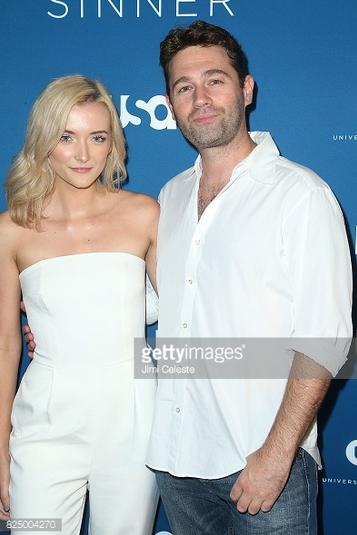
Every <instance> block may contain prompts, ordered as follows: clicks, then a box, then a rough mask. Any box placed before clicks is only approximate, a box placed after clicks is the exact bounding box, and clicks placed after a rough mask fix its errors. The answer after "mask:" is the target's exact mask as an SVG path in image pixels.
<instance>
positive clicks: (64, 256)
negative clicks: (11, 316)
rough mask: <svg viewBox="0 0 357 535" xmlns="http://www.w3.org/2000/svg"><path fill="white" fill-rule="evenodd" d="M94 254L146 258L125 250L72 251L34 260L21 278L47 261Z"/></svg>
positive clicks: (138, 259)
mask: <svg viewBox="0 0 357 535" xmlns="http://www.w3.org/2000/svg"><path fill="white" fill-rule="evenodd" d="M94 255H102V256H108V257H109V256H111V255H123V256H126V257H128V258H132V259H133V260H135V261H139V262H142V263H143V264H145V260H144V259H143V258H141V256H138V255H135V254H132V253H127V252H125V251H90V252H87V253H72V254H67V255H59V256H51V257H49V258H43V259H42V260H38V261H37V262H34V263H33V264H30V265H29V266H27V267H26V268H25V269H23V270H22V271H21V273H19V278H20V279H21V278H22V277H23V276H24V275H26V273H30V272H31V271H33V270H34V269H36V268H38V267H40V266H41V265H43V264H46V263H51V262H61V261H63V260H66V259H73V258H78V257H91V256H94Z"/></svg>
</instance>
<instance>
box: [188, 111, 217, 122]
mask: <svg viewBox="0 0 357 535" xmlns="http://www.w3.org/2000/svg"><path fill="white" fill-rule="evenodd" d="M217 117H218V114H217V113H207V114H204V115H196V116H195V117H193V118H192V122H194V123H196V124H206V123H211V122H213V121H214V120H215V119H217Z"/></svg>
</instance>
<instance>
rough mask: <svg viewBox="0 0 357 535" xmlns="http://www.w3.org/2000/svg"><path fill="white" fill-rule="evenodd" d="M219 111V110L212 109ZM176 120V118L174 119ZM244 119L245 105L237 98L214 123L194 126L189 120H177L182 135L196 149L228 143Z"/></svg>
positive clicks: (239, 128)
mask: <svg viewBox="0 0 357 535" xmlns="http://www.w3.org/2000/svg"><path fill="white" fill-rule="evenodd" d="M214 111H218V112H220V110H219V109H218V110H214ZM176 120H177V119H176ZM244 121H245V107H244V104H243V102H242V101H241V100H240V99H239V100H238V102H237V104H236V106H235V107H234V108H233V111H231V112H229V111H228V112H227V110H226V113H224V110H223V115H222V117H221V119H220V120H219V121H217V122H215V123H214V124H208V125H201V126H194V125H193V124H192V123H191V122H190V121H189V120H188V121H180V120H177V124H178V127H179V129H180V130H181V132H182V134H183V136H184V137H185V138H186V139H187V140H188V141H189V142H190V143H191V144H192V145H193V146H194V147H196V149H197V150H198V151H200V150H203V149H209V148H212V147H220V146H225V145H228V144H229V143H230V142H231V141H233V139H234V138H235V137H236V136H237V134H238V133H239V131H240V130H241V127H242V124H243V123H244Z"/></svg>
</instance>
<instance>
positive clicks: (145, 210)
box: [118, 190, 160, 219]
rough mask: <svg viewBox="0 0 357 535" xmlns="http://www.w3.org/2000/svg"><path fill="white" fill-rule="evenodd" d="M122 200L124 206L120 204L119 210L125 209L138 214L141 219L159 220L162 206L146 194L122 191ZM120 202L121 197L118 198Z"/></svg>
mask: <svg viewBox="0 0 357 535" xmlns="http://www.w3.org/2000/svg"><path fill="white" fill-rule="evenodd" d="M120 193H121V196H120V200H121V203H122V205H121V206H120V205H119V203H118V209H119V210H120V209H121V208H124V207H125V209H126V210H129V211H131V212H132V213H133V214H137V215H138V216H139V215H140V217H145V218H146V217H147V218H149V219H158V217H159V211H160V206H159V203H158V202H157V200H156V199H154V197H151V195H147V194H145V193H136V192H134V191H127V190H122V191H121V192H120ZM118 200H119V197H118Z"/></svg>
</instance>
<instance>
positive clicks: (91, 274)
mask: <svg viewBox="0 0 357 535" xmlns="http://www.w3.org/2000/svg"><path fill="white" fill-rule="evenodd" d="M20 280H21V286H22V290H23V297H24V301H25V305H26V311H27V315H28V320H29V324H30V326H31V330H32V332H33V333H34V336H35V339H36V343H37V346H36V353H35V356H34V360H33V362H32V363H31V364H30V365H29V367H28V368H27V370H26V373H25V375H24V377H23V379H22V382H21V385H20V388H19V391H18V393H17V395H16V398H15V401H14V407H13V414H12V422H13V432H12V435H11V438H10V452H11V458H12V460H11V479H12V481H11V485H10V494H11V514H12V516H13V517H14V518H62V522H63V525H62V532H63V533H65V534H66V535H77V534H79V531H80V525H81V516H82V511H83V503H84V498H85V493H86V489H87V486H88V487H89V497H90V513H91V518H90V524H91V534H92V535H102V534H105V535H111V534H112V535H128V533H130V534H131V535H148V533H151V530H152V526H153V521H154V515H155V510H156V505H157V489H156V485H155V478H154V476H153V474H152V473H151V472H150V470H149V469H148V468H147V467H146V466H145V464H144V463H145V455H146V449H147V443H148V437H149V433H150V428H151V420H152V412H153V404H154V398H155V391H156V384H155V381H154V380H147V381H142V380H135V379H134V373H133V371H134V370H133V368H134V343H133V342H134V337H139V338H142V337H144V320H145V263H144V261H143V260H142V259H140V258H139V257H136V256H133V255H130V254H126V253H88V254H74V255H70V256H61V257H56V258H50V259H47V260H43V261H40V262H37V263H36V264H33V265H32V266H30V267H29V268H27V269H25V270H24V271H23V272H22V273H21V274H20ZM138 498H139V501H138ZM138 504H139V509H140V514H138ZM14 533H17V531H16V530H14ZM34 533H37V532H34ZM38 533H40V531H39V532H38Z"/></svg>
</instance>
